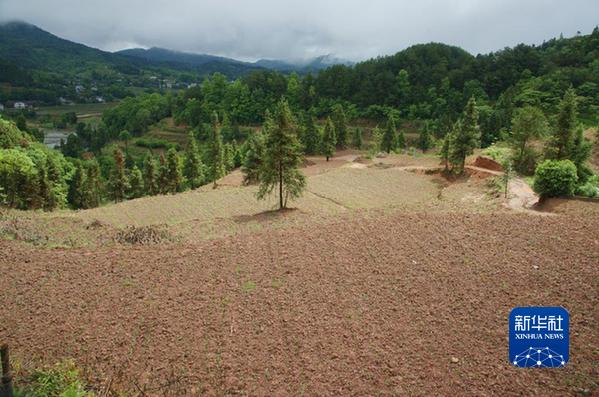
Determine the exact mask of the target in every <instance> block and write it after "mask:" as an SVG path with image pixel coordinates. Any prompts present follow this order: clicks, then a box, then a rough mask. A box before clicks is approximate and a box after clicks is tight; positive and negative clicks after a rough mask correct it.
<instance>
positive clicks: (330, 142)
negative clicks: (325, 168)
mask: <svg viewBox="0 0 599 397" xmlns="http://www.w3.org/2000/svg"><path fill="white" fill-rule="evenodd" d="M336 143H337V136H336V135H335V126H334V125H333V122H332V121H331V118H330V117H327V121H326V122H325V124H324V134H323V135H322V154H324V156H325V157H326V159H327V161H329V158H331V157H333V156H334V155H335V144H336Z"/></svg>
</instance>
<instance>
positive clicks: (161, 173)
mask: <svg viewBox="0 0 599 397" xmlns="http://www.w3.org/2000/svg"><path fill="white" fill-rule="evenodd" d="M157 184H158V192H159V193H160V194H166V193H168V166H167V164H166V158H165V157H164V153H160V157H159V164H158V179H157Z"/></svg>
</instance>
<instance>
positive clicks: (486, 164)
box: [473, 156, 503, 171]
mask: <svg viewBox="0 0 599 397" xmlns="http://www.w3.org/2000/svg"><path fill="white" fill-rule="evenodd" d="M473 165H474V166H475V167H480V168H486V169H489V170H493V171H503V167H502V166H501V164H499V163H498V162H497V161H495V160H493V159H492V158H489V157H485V156H478V157H477V158H476V160H474V164H473Z"/></svg>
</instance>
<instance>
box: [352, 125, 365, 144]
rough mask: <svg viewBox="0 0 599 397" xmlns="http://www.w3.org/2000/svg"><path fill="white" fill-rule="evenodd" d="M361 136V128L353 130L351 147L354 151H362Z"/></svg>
mask: <svg viewBox="0 0 599 397" xmlns="http://www.w3.org/2000/svg"><path fill="white" fill-rule="evenodd" d="M362 135H363V133H362V128H361V127H356V128H354V133H353V135H352V146H353V147H355V148H356V149H362V145H363V144H364V142H363V138H362Z"/></svg>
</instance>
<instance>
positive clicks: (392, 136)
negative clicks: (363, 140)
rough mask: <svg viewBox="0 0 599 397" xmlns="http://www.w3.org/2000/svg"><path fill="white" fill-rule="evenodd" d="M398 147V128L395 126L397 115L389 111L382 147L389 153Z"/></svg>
mask: <svg viewBox="0 0 599 397" xmlns="http://www.w3.org/2000/svg"><path fill="white" fill-rule="evenodd" d="M396 148H397V128H396V127H395V117H394V116H393V115H392V114H391V113H389V115H388V117H387V125H386V126H385V132H384V133H383V139H382V142H381V149H382V150H384V151H385V152H387V153H391V152H392V151H394V150H395V149H396Z"/></svg>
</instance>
